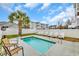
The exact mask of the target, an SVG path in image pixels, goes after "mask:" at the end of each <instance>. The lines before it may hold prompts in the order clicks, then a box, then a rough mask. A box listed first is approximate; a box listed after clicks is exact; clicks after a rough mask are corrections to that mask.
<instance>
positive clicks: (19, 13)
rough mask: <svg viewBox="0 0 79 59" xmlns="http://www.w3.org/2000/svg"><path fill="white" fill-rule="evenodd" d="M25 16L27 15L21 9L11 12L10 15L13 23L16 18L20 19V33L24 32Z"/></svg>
mask: <svg viewBox="0 0 79 59" xmlns="http://www.w3.org/2000/svg"><path fill="white" fill-rule="evenodd" d="M25 17H26V14H25V13H24V12H22V11H20V10H17V11H16V12H13V13H11V14H10V15H9V17H8V19H9V21H10V22H11V23H13V21H15V20H18V29H19V32H18V34H19V35H21V33H22V22H23V19H24V18H25Z"/></svg>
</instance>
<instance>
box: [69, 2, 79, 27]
mask: <svg viewBox="0 0 79 59" xmlns="http://www.w3.org/2000/svg"><path fill="white" fill-rule="evenodd" d="M73 6H74V9H75V17H74V18H73V20H72V22H71V23H72V24H71V25H69V26H68V27H69V28H79V3H73Z"/></svg>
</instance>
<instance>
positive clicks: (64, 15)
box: [43, 6, 75, 24]
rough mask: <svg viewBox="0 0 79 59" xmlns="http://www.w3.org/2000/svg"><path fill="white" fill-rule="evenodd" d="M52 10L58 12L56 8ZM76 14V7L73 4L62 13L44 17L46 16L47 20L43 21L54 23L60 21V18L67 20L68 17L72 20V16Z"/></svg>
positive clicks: (63, 20)
mask: <svg viewBox="0 0 79 59" xmlns="http://www.w3.org/2000/svg"><path fill="white" fill-rule="evenodd" d="M60 9H61V8H60ZM50 11H51V12H52V13H53V12H56V10H53V11H52V10H50ZM74 15H75V12H74V8H73V6H70V7H67V8H66V10H65V11H62V12H61V13H59V14H58V15H56V16H55V17H49V16H50V15H49V16H48V17H44V18H46V21H43V22H46V23H49V24H53V23H55V22H58V21H59V20H60V21H62V22H66V21H67V20H68V19H70V20H71V19H72V18H74ZM71 17H72V18H71Z"/></svg>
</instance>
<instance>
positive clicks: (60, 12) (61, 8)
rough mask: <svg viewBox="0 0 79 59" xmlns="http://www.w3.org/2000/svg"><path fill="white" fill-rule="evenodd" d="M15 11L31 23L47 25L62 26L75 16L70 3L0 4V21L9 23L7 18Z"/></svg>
mask: <svg viewBox="0 0 79 59" xmlns="http://www.w3.org/2000/svg"><path fill="white" fill-rule="evenodd" d="M16 10H21V11H23V12H25V13H26V15H27V16H29V19H30V20H31V21H33V22H40V23H45V24H49V25H56V24H57V23H58V21H61V23H63V24H64V23H65V22H66V21H67V20H68V19H70V20H71V19H72V17H74V15H75V12H74V11H75V10H74V7H73V4H71V3H2V4H1V3H0V21H9V20H8V16H9V15H10V13H12V12H14V11H16Z"/></svg>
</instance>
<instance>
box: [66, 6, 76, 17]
mask: <svg viewBox="0 0 79 59" xmlns="http://www.w3.org/2000/svg"><path fill="white" fill-rule="evenodd" d="M65 12H66V15H67V16H68V17H74V16H75V10H74V7H73V6H70V7H68V8H67V9H66V11H65Z"/></svg>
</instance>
